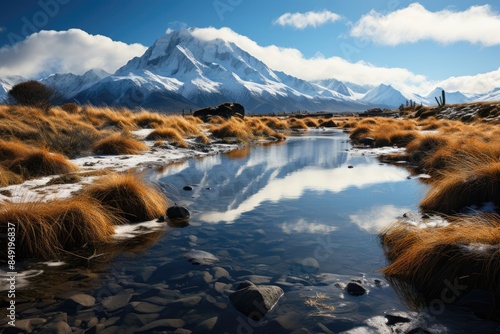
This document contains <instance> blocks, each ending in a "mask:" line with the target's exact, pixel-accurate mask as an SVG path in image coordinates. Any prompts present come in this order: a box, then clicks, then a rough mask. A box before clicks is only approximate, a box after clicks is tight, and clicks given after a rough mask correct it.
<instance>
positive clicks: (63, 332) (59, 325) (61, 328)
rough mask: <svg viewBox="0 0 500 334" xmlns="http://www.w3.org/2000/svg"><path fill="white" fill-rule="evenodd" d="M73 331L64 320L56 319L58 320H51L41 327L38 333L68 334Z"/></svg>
mask: <svg viewBox="0 0 500 334" xmlns="http://www.w3.org/2000/svg"><path fill="white" fill-rule="evenodd" d="M72 332H73V331H72V330H71V327H69V325H68V324H67V323H66V322H64V321H58V322H53V323H51V324H49V325H47V326H45V327H44V328H43V330H42V331H40V334H49V333H50V334H70V333H72Z"/></svg>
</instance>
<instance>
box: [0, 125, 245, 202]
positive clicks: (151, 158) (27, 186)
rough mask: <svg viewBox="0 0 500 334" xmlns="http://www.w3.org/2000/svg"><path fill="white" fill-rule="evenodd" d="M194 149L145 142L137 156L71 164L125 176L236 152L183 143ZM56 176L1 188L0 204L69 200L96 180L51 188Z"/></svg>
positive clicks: (86, 172)
mask: <svg viewBox="0 0 500 334" xmlns="http://www.w3.org/2000/svg"><path fill="white" fill-rule="evenodd" d="M151 131H152V130H149V129H146V130H139V131H136V132H134V135H136V136H137V137H138V138H144V137H145V136H147V135H148V134H149V132H151ZM186 142H188V143H190V144H192V147H194V148H179V147H175V146H172V145H169V144H165V145H162V146H160V147H154V146H153V145H154V141H145V143H146V144H147V145H148V146H149V147H150V150H149V151H147V152H144V153H142V154H138V155H97V156H88V157H81V158H77V159H73V160H71V162H73V163H74V164H76V165H77V166H78V167H80V174H81V175H89V174H91V173H92V172H98V171H103V170H106V171H115V172H125V171H129V170H134V171H138V172H140V171H143V170H146V169H149V168H158V167H162V166H166V165H169V164H171V163H174V162H178V161H182V160H186V159H190V158H194V157H204V156H209V155H214V154H221V153H225V152H229V151H231V150H234V149H237V148H238V147H239V145H237V144H222V143H214V144H210V145H199V144H196V143H195V142H194V141H192V140H186ZM58 177H59V176H58V175H54V176H48V177H42V178H37V179H32V180H28V181H26V182H24V183H22V184H17V185H12V186H8V187H4V188H2V192H1V193H0V202H7V201H9V202H15V203H25V202H38V201H42V202H46V201H50V200H54V199H62V198H69V197H71V196H72V195H73V194H75V193H76V192H78V191H79V190H81V189H82V187H83V186H84V185H87V184H91V183H92V182H93V181H94V180H95V179H96V178H97V176H82V177H81V180H80V181H78V182H77V183H71V184H68V183H66V184H51V181H52V180H54V179H57V178H58Z"/></svg>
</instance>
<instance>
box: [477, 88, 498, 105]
mask: <svg viewBox="0 0 500 334" xmlns="http://www.w3.org/2000/svg"><path fill="white" fill-rule="evenodd" d="M476 100H477V101H483V102H492V101H500V87H499V88H495V89H493V90H492V91H490V92H488V93H486V94H484V95H482V96H480V97H478V98H477V99H476Z"/></svg>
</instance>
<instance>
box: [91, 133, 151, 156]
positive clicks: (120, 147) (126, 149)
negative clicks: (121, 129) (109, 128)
mask: <svg viewBox="0 0 500 334" xmlns="http://www.w3.org/2000/svg"><path fill="white" fill-rule="evenodd" d="M146 150H148V146H147V145H146V144H144V143H141V142H139V141H137V140H135V139H133V138H130V137H127V136H125V135H123V134H119V133H114V134H112V135H110V136H108V137H106V138H103V139H101V140H99V141H97V142H96V143H94V145H92V151H93V152H94V153H95V154H102V155H123V154H139V153H141V152H144V151H146Z"/></svg>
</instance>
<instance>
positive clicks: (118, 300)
mask: <svg viewBox="0 0 500 334" xmlns="http://www.w3.org/2000/svg"><path fill="white" fill-rule="evenodd" d="M132 296H133V294H132V293H121V294H119V295H114V296H110V297H106V298H104V299H103V300H102V306H103V307H104V309H105V310H106V311H108V312H114V311H116V310H118V309H121V308H124V307H125V306H127V304H128V302H129V301H130V299H131V298H132Z"/></svg>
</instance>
